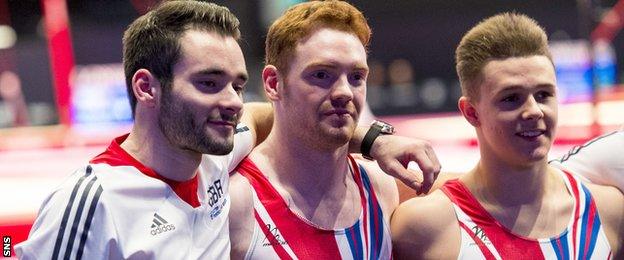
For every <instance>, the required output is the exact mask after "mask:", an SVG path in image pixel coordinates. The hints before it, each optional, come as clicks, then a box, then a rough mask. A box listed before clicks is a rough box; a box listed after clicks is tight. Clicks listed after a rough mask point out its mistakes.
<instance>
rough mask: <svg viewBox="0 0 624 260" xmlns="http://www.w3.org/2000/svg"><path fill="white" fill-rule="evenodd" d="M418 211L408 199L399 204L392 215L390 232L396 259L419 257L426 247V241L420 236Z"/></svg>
mask: <svg viewBox="0 0 624 260" xmlns="http://www.w3.org/2000/svg"><path fill="white" fill-rule="evenodd" d="M417 215H418V213H417V212H416V210H415V209H414V206H413V204H412V203H410V201H408V202H406V203H403V204H401V205H399V207H398V208H397V209H396V210H395V211H394V214H393V215H392V220H391V222H390V234H392V249H393V255H394V257H395V258H397V259H421V258H422V257H423V256H424V253H425V251H426V249H427V247H428V243H427V241H430V240H425V239H423V238H421V237H420V235H421V234H422V230H421V229H420V227H419V226H420V225H421V224H422V223H419V221H417V220H416V219H418V216H417Z"/></svg>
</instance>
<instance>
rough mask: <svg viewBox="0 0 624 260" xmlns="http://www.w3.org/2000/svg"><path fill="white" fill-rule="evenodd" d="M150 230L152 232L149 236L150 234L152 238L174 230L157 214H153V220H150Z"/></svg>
mask: <svg viewBox="0 0 624 260" xmlns="http://www.w3.org/2000/svg"><path fill="white" fill-rule="evenodd" d="M151 228H152V231H151V232H150V234H152V236H155V235H158V234H160V233H165V232H167V231H171V230H175V226H174V225H173V224H169V222H167V221H166V220H165V219H164V218H162V217H161V216H159V215H158V213H154V219H153V220H152V227H151Z"/></svg>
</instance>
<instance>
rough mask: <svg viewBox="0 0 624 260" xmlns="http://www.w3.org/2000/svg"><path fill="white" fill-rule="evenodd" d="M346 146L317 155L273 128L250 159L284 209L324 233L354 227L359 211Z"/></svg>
mask: <svg viewBox="0 0 624 260" xmlns="http://www.w3.org/2000/svg"><path fill="white" fill-rule="evenodd" d="M347 145H348V144H345V145H344V146H341V147H338V148H336V149H335V151H333V152H328V151H327V150H325V151H318V150H315V149H313V148H311V146H313V145H309V144H307V145H306V144H305V143H304V142H302V141H301V140H299V139H297V138H287V136H284V135H281V133H280V132H279V130H277V131H276V129H275V128H274V129H273V130H272V131H271V133H270V134H269V136H268V137H267V139H266V140H265V141H264V142H263V143H262V144H260V145H259V146H258V147H256V149H254V150H253V151H252V153H251V155H250V158H251V159H252V160H253V161H254V163H255V164H256V166H258V168H259V169H260V171H262V172H263V173H264V174H265V176H267V178H268V179H269V181H270V182H271V184H272V185H273V186H274V187H275V188H276V190H277V191H278V192H279V193H280V195H281V196H282V197H283V199H284V200H285V202H286V203H287V205H288V207H289V208H290V209H291V210H293V211H294V212H297V214H299V215H300V216H303V217H304V218H306V219H307V220H308V221H309V222H311V223H313V224H314V225H316V226H318V227H320V228H323V229H328V230H333V229H343V228H346V227H350V226H352V225H353V223H355V222H356V221H357V219H358V217H359V215H360V213H361V211H362V207H361V205H360V200H361V198H360V194H359V190H358V186H357V184H356V183H355V181H354V179H353V177H352V176H351V174H350V172H349V162H348V159H347V156H348V151H347V149H348V147H347Z"/></svg>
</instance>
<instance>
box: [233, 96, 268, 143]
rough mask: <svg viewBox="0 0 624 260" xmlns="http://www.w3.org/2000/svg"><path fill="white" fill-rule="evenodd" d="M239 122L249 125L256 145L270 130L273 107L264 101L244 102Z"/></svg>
mask: <svg viewBox="0 0 624 260" xmlns="http://www.w3.org/2000/svg"><path fill="white" fill-rule="evenodd" d="M241 122H242V123H244V124H245V125H247V126H248V127H249V129H250V130H251V132H252V135H253V137H254V141H255V144H254V146H255V145H258V144H259V143H261V142H262V141H264V139H266V137H267V136H268V135H269V132H271V128H272V127H273V108H272V107H271V104H269V103H266V102H249V103H245V105H244V111H243V116H242V118H241Z"/></svg>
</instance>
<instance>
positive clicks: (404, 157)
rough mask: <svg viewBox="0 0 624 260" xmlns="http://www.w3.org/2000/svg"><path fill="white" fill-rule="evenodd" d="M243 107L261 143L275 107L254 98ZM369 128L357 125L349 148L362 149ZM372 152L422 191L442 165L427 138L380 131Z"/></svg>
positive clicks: (244, 118) (395, 174) (392, 173)
mask: <svg viewBox="0 0 624 260" xmlns="http://www.w3.org/2000/svg"><path fill="white" fill-rule="evenodd" d="M244 109H245V111H244V112H243V116H242V118H241V121H242V122H243V123H245V124H246V125H247V126H248V127H249V129H250V130H251V134H252V136H253V139H254V141H255V142H254V146H255V145H258V144H259V143H261V142H262V141H264V139H266V137H267V136H268V135H269V132H271V128H272V126H273V108H272V107H271V105H270V104H269V103H263V102H251V103H245V107H244ZM368 128H369V127H362V126H360V127H357V128H356V130H355V133H354V134H353V137H352V138H351V141H350V142H349V152H352V153H359V152H360V147H361V145H362V140H363V139H364V136H365V135H366V132H367V131H368ZM370 153H371V156H372V157H373V158H374V159H375V160H377V163H378V164H379V166H380V167H381V169H382V170H383V171H384V172H386V173H387V174H388V175H390V176H393V177H395V178H397V179H399V180H401V181H402V182H403V183H405V185H407V186H408V187H410V188H412V189H414V190H416V191H417V192H419V193H426V192H428V191H429V189H431V186H432V185H433V182H434V181H435V179H436V178H437V176H438V173H439V172H440V168H441V166H440V162H439V161H438V157H437V156H436V154H435V152H434V151H433V148H432V147H431V144H430V143H429V142H427V141H424V140H419V139H413V138H407V137H402V136H394V135H381V136H379V137H377V139H375V142H373V145H372V147H371V152H370ZM411 161H414V162H416V163H417V164H418V167H419V168H420V170H421V171H422V173H420V172H417V171H413V170H409V169H407V165H408V164H409V162H411Z"/></svg>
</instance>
